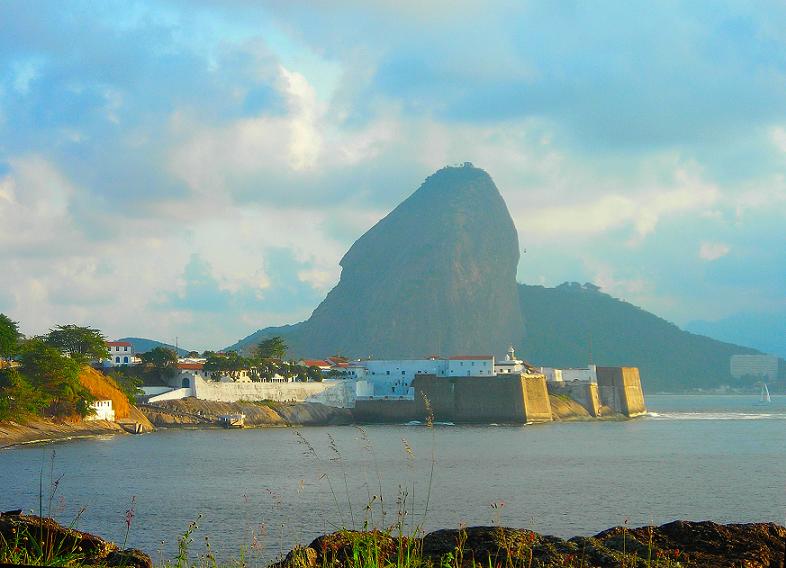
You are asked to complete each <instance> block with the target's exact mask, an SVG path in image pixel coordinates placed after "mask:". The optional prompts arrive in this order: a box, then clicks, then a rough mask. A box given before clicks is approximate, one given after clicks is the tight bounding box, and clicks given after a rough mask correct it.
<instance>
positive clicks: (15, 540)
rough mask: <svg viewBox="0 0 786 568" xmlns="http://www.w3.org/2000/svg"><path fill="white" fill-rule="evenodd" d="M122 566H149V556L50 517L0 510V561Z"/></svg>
mask: <svg viewBox="0 0 786 568" xmlns="http://www.w3.org/2000/svg"><path fill="white" fill-rule="evenodd" d="M66 561H67V562H68V563H69V565H72V566H74V565H85V566H86V565H101V566H126V567H128V568H152V566H153V563H152V561H151V560H150V557H149V556H148V555H146V554H145V553H143V552H141V551H139V550H136V549H126V550H121V549H120V548H119V547H118V546H117V545H116V544H113V543H111V542H108V541H105V540H103V539H102V538H100V537H97V536H95V535H92V534H90V533H86V532H82V531H77V530H74V529H70V528H67V527H64V526H62V525H60V524H58V523H56V522H55V521H53V520H52V519H47V518H41V517H37V516H34V515H22V514H20V513H19V512H18V511H17V512H12V513H2V514H0V562H3V563H6V564H36V565H39V564H40V565H60V564H63V563H64V562H66Z"/></svg>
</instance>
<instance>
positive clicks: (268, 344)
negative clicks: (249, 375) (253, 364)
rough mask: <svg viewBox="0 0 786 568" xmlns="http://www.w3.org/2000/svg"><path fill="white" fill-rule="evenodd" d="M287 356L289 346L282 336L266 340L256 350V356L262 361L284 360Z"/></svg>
mask: <svg viewBox="0 0 786 568" xmlns="http://www.w3.org/2000/svg"><path fill="white" fill-rule="evenodd" d="M286 354H287V344H286V341H284V338H282V337H281V336H278V335H277V336H275V337H271V338H270V339H265V340H264V341H262V342H261V343H260V344H259V345H257V348H256V356H257V357H259V358H260V359H278V360H281V359H283V358H284V357H285V356H286Z"/></svg>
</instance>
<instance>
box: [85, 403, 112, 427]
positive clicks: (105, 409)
mask: <svg viewBox="0 0 786 568" xmlns="http://www.w3.org/2000/svg"><path fill="white" fill-rule="evenodd" d="M90 408H92V409H93V411H94V412H95V414H90V415H89V416H87V417H86V418H85V420H109V421H110V422H114V420H115V411H114V409H113V408H112V401H111V400H96V401H95V402H92V403H91V404H90Z"/></svg>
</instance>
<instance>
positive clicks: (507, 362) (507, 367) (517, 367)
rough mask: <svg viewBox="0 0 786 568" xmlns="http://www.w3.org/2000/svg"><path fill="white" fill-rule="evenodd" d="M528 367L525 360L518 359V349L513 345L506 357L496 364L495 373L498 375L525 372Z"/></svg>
mask: <svg viewBox="0 0 786 568" xmlns="http://www.w3.org/2000/svg"><path fill="white" fill-rule="evenodd" d="M525 372H527V368H526V366H525V364H524V361H522V360H519V359H516V351H515V349H513V346H512V345H511V346H510V347H508V352H507V353H506V354H505V359H503V360H502V361H497V362H496V363H495V364H494V373H495V374H497V375H508V374H511V373H514V374H515V373H525Z"/></svg>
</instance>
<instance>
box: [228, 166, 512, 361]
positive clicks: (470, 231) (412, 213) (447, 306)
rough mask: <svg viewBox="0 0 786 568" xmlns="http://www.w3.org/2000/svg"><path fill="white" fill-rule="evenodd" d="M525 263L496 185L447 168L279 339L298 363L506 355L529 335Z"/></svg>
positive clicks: (374, 234) (381, 227)
mask: <svg viewBox="0 0 786 568" xmlns="http://www.w3.org/2000/svg"><path fill="white" fill-rule="evenodd" d="M518 260H519V247H518V236H517V234H516V228H515V226H514V225H513V220H512V219H511V217H510V214H509V213H508V209H507V206H506V205H505V202H504V200H503V199H502V196H501V195H500V193H499V190H497V187H496V186H495V185H494V182H493V181H492V180H491V177H489V175H488V174H487V173H486V172H485V171H483V170H481V169H479V168H475V167H473V166H471V165H469V164H467V165H465V166H462V167H448V168H443V169H441V170H439V171H438V172H436V173H435V174H433V175H431V176H430V177H429V178H428V179H426V181H425V182H424V183H423V184H422V185H421V186H420V188H418V190H417V191H415V193H413V194H412V195H411V196H410V197H409V198H407V199H406V200H405V201H404V202H402V203H401V204H400V205H399V206H398V207H396V208H395V209H394V210H393V211H392V212H391V213H390V214H389V215H388V216H387V217H385V218H384V219H382V220H381V221H379V223H377V224H376V225H374V227H372V228H371V229H370V230H369V231H368V232H367V233H366V234H364V235H363V236H362V237H360V239H358V240H357V241H356V242H355V244H354V245H352V247H351V248H350V249H349V251H348V252H347V253H346V255H345V256H344V258H343V259H342V260H341V268H342V272H341V279H340V281H339V283H338V284H337V285H336V287H335V288H333V290H331V291H330V293H329V294H328V295H327V297H326V298H325V300H324V301H323V302H322V303H321V304H320V305H319V306H318V307H317V308H316V309H315V310H314V313H313V314H312V316H311V318H310V319H309V320H307V321H305V322H303V323H301V324H299V325H297V326H294V327H292V328H285V329H282V328H278V330H277V331H275V332H272V333H276V334H282V335H286V337H287V342H288V343H289V346H290V355H294V356H305V355H320V356H325V355H332V354H336V353H341V354H344V355H347V356H369V355H372V356H374V357H378V358H399V357H422V356H425V355H428V354H431V353H495V354H503V353H504V352H505V350H506V348H507V346H508V345H509V344H510V343H511V341H514V340H515V339H516V338H517V337H519V336H520V334H521V329H522V320H521V314H520V312H519V305H518V298H517V292H516V279H515V278H516V266H517V264H518ZM268 333H271V332H268ZM262 336H263V334H261V333H257V334H254V335H253V336H251V338H247V339H246V340H243V341H241V342H240V343H239V345H236V346H234V347H240V348H242V347H245V346H248V345H249V344H253V343H255V342H257V341H258V340H259V339H260V338H261V337H262Z"/></svg>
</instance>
